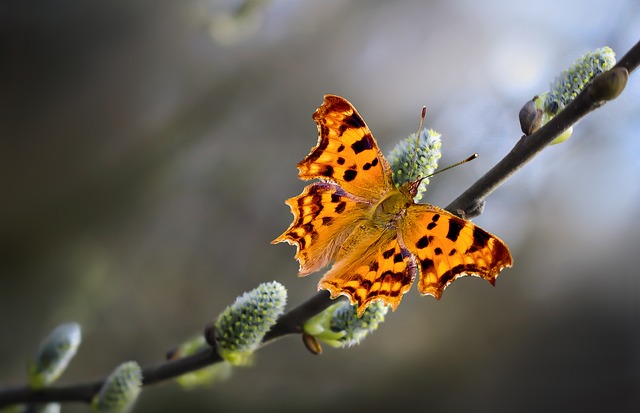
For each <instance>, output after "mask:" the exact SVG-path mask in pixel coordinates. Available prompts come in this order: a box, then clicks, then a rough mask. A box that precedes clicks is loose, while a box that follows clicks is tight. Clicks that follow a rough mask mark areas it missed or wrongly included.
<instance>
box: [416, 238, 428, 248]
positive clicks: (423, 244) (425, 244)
mask: <svg viewBox="0 0 640 413" xmlns="http://www.w3.org/2000/svg"><path fill="white" fill-rule="evenodd" d="M428 246H429V238H428V237H427V236H426V235H424V236H423V237H422V238H420V239H419V240H418V242H416V247H418V249H423V248H427V247H428Z"/></svg>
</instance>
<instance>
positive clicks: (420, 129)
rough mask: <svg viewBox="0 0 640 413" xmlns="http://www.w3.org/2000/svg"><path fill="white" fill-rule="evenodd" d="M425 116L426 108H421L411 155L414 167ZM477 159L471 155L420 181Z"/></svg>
mask: <svg viewBox="0 0 640 413" xmlns="http://www.w3.org/2000/svg"><path fill="white" fill-rule="evenodd" d="M425 116H427V107H426V106H423V107H422V113H421V114H420V126H418V133H417V134H416V148H415V152H414V153H413V156H414V159H413V163H414V165H415V164H416V161H417V157H418V148H419V146H420V134H421V133H422V125H423V124H424V118H425ZM477 157H478V154H477V153H474V154H473V155H471V156H469V157H468V158H466V159H464V160H462V161H460V162H456V163H454V164H453V165H449V166H447V167H446V168H442V169H440V170H437V171H435V172H434V173H432V174H430V175H427V176H424V177H422V178H420V180H422V179H426V178H431V177H432V176H434V175H437V174H439V173H440V172H444V171H447V170H449V169H451V168H455V167H456V166H460V165H462V164H463V163H467V162H469V161H472V160H474V159H476V158H477Z"/></svg>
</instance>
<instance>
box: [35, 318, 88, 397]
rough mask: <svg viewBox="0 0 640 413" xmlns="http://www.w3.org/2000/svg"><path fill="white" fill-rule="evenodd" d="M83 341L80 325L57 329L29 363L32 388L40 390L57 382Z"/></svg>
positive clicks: (70, 324) (72, 324)
mask: <svg viewBox="0 0 640 413" xmlns="http://www.w3.org/2000/svg"><path fill="white" fill-rule="evenodd" d="M81 340H82V336H81V333H80V325H78V324H77V323H69V324H62V325H59V326H58V327H56V328H55V329H54V330H53V331H52V332H51V334H49V336H48V337H47V338H46V339H45V340H44V341H43V342H42V344H41V345H40V348H39V349H38V352H37V353H36V356H35V357H34V358H33V359H32V360H31V362H30V363H29V384H30V385H31V387H32V388H34V389H40V388H43V387H46V386H48V385H49V384H51V383H53V382H54V381H56V380H57V379H58V377H60V375H61V374H62V372H63V371H64V370H65V369H66V368H67V365H68V364H69V362H70V361H71V359H72V358H73V356H74V355H75V354H76V351H77V350H78V346H79V345H80V341H81Z"/></svg>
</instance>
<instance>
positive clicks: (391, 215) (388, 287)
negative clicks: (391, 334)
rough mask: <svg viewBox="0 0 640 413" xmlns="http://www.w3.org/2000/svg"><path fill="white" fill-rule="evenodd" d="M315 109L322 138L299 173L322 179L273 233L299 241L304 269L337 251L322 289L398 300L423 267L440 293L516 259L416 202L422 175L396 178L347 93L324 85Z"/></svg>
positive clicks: (427, 284)
mask: <svg viewBox="0 0 640 413" xmlns="http://www.w3.org/2000/svg"><path fill="white" fill-rule="evenodd" d="M313 119H314V120H315V121H316V123H317V124H318V134H319V136H318V144H317V145H316V146H315V147H314V148H313V149H312V150H311V152H310V153H309V155H307V157H306V158H304V159H303V160H302V161H301V162H300V163H299V164H298V169H299V171H300V173H299V177H300V178H301V179H304V180H310V179H319V182H315V183H312V184H310V185H308V186H307V187H306V188H305V189H304V191H303V192H302V193H301V194H300V195H298V196H296V197H293V198H290V199H288V200H287V201H286V203H287V204H288V205H289V206H290V207H291V212H292V213H293V216H294V219H293V222H292V223H291V225H290V226H289V229H287V230H286V231H285V232H284V233H283V234H282V235H280V236H279V237H278V238H276V239H275V240H274V241H272V243H273V244H275V243H278V242H287V243H289V244H292V245H293V244H295V245H296V246H297V253H296V256H295V258H296V259H297V260H298V261H299V263H300V275H301V276H304V275H307V274H309V273H312V272H314V271H317V270H319V269H321V268H322V267H324V266H325V265H327V264H328V263H329V262H331V261H333V262H334V264H333V266H332V267H331V269H330V270H329V271H328V272H327V273H326V274H325V275H324V277H322V279H321V280H320V283H319V284H318V289H326V290H329V292H330V293H331V297H332V298H335V297H337V296H339V295H345V296H347V297H348V298H349V300H350V301H351V303H352V304H357V305H358V315H359V316H360V315H362V313H363V312H364V310H365V308H366V307H367V306H368V305H369V303H371V302H372V301H374V300H381V301H382V302H384V303H385V304H388V305H391V307H392V308H393V309H394V310H395V309H396V307H397V306H398V304H399V303H400V301H401V300H402V295H403V294H405V293H406V292H407V291H408V290H409V289H410V288H411V284H412V283H413V280H414V279H415V278H416V276H418V275H419V280H418V289H419V291H420V293H421V294H423V295H426V294H429V295H432V296H434V297H436V298H438V299H439V298H440V295H441V294H442V292H443V291H444V289H445V288H446V287H447V286H448V285H449V284H450V283H451V282H452V281H453V280H455V279H456V278H457V277H459V276H464V275H475V276H479V277H482V278H484V279H486V280H487V281H489V282H490V283H491V284H494V283H495V279H496V277H497V276H498V273H500V271H501V270H502V269H503V268H505V267H510V266H511V264H512V258H511V254H510V253H509V249H508V248H507V246H506V245H505V243H504V242H503V241H502V240H500V239H499V238H498V237H496V236H494V235H492V234H490V233H488V232H487V231H485V230H483V229H482V228H480V227H478V226H476V225H474V224H473V223H471V222H470V221H467V220H464V219H462V218H460V217H457V216H455V215H453V214H451V213H449V212H447V211H445V210H444V209H442V208H439V207H436V206H433V205H429V204H416V203H415V202H414V201H413V200H414V196H415V195H416V192H417V190H418V189H417V188H418V185H419V183H420V179H418V180H416V181H414V182H407V183H405V184H403V185H401V186H399V187H396V186H395V185H394V183H393V181H392V172H391V167H390V166H389V163H388V162H387V160H386V159H385V158H384V157H383V156H382V153H381V152H380V150H379V149H378V145H377V144H376V141H375V139H374V138H373V135H372V134H371V131H370V130H369V128H368V127H367V125H366V124H365V122H364V120H363V119H362V117H361V116H360V115H359V114H358V112H357V111H356V109H355V108H354V107H353V106H352V105H351V103H349V102H348V101H347V100H346V99H344V98H341V97H340V96H335V95H325V97H324V103H323V104H322V105H321V106H320V107H319V108H318V110H316V112H315V113H314V115H313Z"/></svg>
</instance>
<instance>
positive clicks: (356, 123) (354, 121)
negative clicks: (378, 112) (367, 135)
mask: <svg viewBox="0 0 640 413" xmlns="http://www.w3.org/2000/svg"><path fill="white" fill-rule="evenodd" d="M343 122H344V123H345V124H347V125H349V126H350V127H352V128H364V127H365V126H366V125H365V123H364V120H363V119H362V118H361V117H360V116H359V115H358V114H357V113H355V112H354V113H352V114H351V115H349V116H347V117H346V118H344V120H343Z"/></svg>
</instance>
